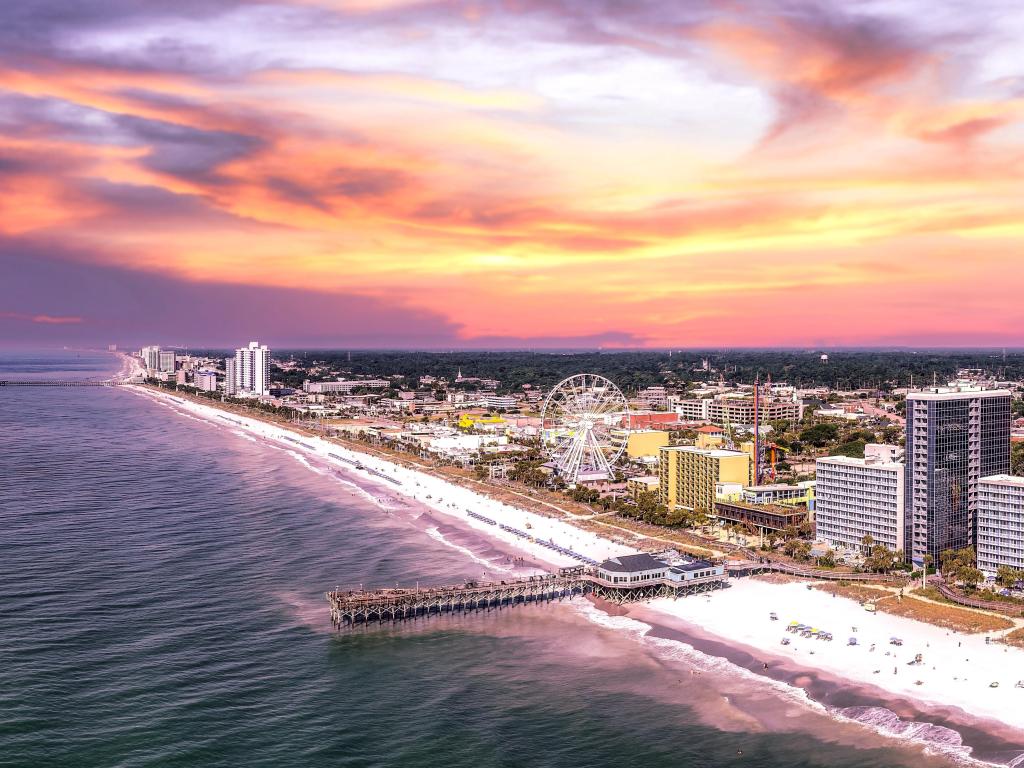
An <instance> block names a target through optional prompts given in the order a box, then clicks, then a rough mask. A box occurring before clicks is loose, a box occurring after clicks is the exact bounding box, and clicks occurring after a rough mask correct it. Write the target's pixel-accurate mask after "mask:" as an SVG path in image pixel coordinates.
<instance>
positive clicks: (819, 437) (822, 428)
mask: <svg viewBox="0 0 1024 768" xmlns="http://www.w3.org/2000/svg"><path fill="white" fill-rule="evenodd" d="M837 437H839V427H837V426H836V425H835V424H829V423H827V422H826V423H822V424H815V425H814V426H812V427H807V429H805V430H803V431H801V432H800V441H801V442H804V443H810V444H811V445H813V446H814V447H816V448H821V447H823V446H825V445H828V444H829V443H831V442H833V441H834V440H835V439H836V438H837Z"/></svg>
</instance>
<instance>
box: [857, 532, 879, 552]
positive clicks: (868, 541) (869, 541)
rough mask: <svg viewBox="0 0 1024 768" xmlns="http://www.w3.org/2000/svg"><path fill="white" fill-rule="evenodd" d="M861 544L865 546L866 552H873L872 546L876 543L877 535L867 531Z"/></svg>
mask: <svg viewBox="0 0 1024 768" xmlns="http://www.w3.org/2000/svg"><path fill="white" fill-rule="evenodd" d="M860 543H861V545H862V546H863V547H864V554H865V555H867V554H870V553H871V547H872V545H873V544H874V543H875V537H874V536H872V535H871V534H870V533H865V534H864V538H863V539H861V540H860Z"/></svg>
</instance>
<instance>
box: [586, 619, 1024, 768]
mask: <svg viewBox="0 0 1024 768" xmlns="http://www.w3.org/2000/svg"><path fill="white" fill-rule="evenodd" d="M571 605H572V606H573V607H574V608H576V610H577V611H578V612H579V613H580V614H582V615H583V616H584V617H585V618H587V619H588V620H589V621H591V622H592V623H594V624H597V625H599V626H602V627H605V628H606V629H611V630H615V631H618V632H623V633H625V634H628V635H630V636H631V637H632V638H633V639H634V640H636V641H637V642H640V643H643V644H644V645H646V646H648V647H650V648H652V649H654V650H655V652H656V653H657V654H658V656H659V657H660V658H664V659H669V660H672V661H681V662H684V663H686V664H688V665H689V666H691V667H695V668H697V669H698V670H700V671H702V672H714V673H718V674H723V675H727V676H731V677H734V678H738V679H742V680H744V681H747V682H751V683H754V684H757V685H761V686H764V687H768V688H771V689H773V691H774V692H775V693H777V694H779V695H781V696H782V697H783V698H785V699H787V700H789V701H793V702H795V703H797V704H799V705H801V706H804V707H807V708H808V709H811V710H814V711H815V712H818V713H820V714H823V715H827V716H830V717H833V718H835V719H837V720H842V721H846V722H850V723H857V724H858V725H861V726H863V727H866V728H868V729H870V730H872V731H874V732H875V733H877V734H879V735H882V736H886V737H891V738H893V739H897V740H899V741H912V742H914V743H916V744H918V745H920V746H921V747H922V748H923V750H924V751H925V752H926V753H928V754H931V755H940V756H942V757H945V758H947V759H951V760H954V761H955V762H957V763H959V764H962V765H969V766H990V765H993V764H992V763H987V762H985V761H982V760H977V759H975V758H972V757H971V748H970V747H967V746H964V744H963V738H962V737H961V735H960V733H959V732H957V731H955V730H953V729H952V728H947V727H945V726H941V725H935V724H934V723H926V722H917V721H906V720H902V719H901V718H900V717H899V716H898V715H897V714H896V713H895V712H892V711H891V710H888V709H885V708H884V707H847V708H842V709H837V708H834V707H826V706H825V705H824V704H821V703H820V702H818V701H815V700H814V699H812V698H811V697H810V696H808V695H807V692H806V691H804V689H802V688H799V687H797V686H794V685H791V684H789V683H786V682H784V681H781V680H773V679H772V678H770V677H766V676H764V675H759V674H757V673H756V672H752V671H750V670H749V669H746V668H744V667H741V666H739V665H737V664H733V663H732V662H731V661H729V660H728V659H726V658H723V657H720V656H712V655H711V654H707V653H704V652H703V651H699V650H697V649H696V648H694V647H693V646H692V645H690V644H689V643H686V642H683V641H682V640H673V639H670V638H662V637H652V636H650V635H649V634H648V633H649V632H650V630H651V626H650V625H649V624H645V623H644V622H642V621H637V620H636V619H632V618H629V617H627V616H611V615H609V614H607V613H605V612H604V611H602V610H601V609H600V608H598V607H597V606H595V605H594V604H593V603H590V602H588V601H573V602H572V603H571ZM1020 766H1024V755H1021V756H1020V757H1017V758H1014V760H1013V762H1011V763H1010V764H1009V767H1008V768H1020Z"/></svg>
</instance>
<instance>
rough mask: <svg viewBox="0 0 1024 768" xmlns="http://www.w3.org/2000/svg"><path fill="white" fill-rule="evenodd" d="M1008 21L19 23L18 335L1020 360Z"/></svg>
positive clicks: (8, 68)
mask: <svg viewBox="0 0 1024 768" xmlns="http://www.w3.org/2000/svg"><path fill="white" fill-rule="evenodd" d="M1022 39H1024V6H1021V5H1020V4H1019V3H1016V2H1009V1H1008V0H1007V1H1006V2H1003V1H997V0H990V1H989V2H978V3H970V4H968V3H954V2H948V3H926V2H923V0H893V1H890V2H879V1H877V0H865V1H864V2H851V3H835V2H827V1H826V0H819V1H818V2H801V1H799V0H776V1H770V0H764V1H758V0H746V1H745V0H738V1H737V2H730V3H721V2H718V1H717V0H690V1H688V2H681V3H656V2H642V1H641V0H637V1H636V2H623V3H615V2H605V1H604V0H551V1H550V2H545V1H544V0H516V1H515V2H508V1H504V2H498V1H496V2H466V3H450V2H440V1H436V0H252V1H250V2H246V1H244V0H220V1H219V2H206V1H205V0H175V1H174V2H171V1H170V0H147V2H137V1H136V0H90V1H89V2H81V3H75V2H67V0H23V1H22V2H11V3H4V4H0V346H12V345H19V346H33V345H35V346H39V345H53V344H69V345H99V346H103V345H105V344H107V343H113V342H117V343H120V344H132V345H134V344H141V343H148V342H153V343H164V344H169V343H179V344H183V345H184V344H187V345H201V346H224V347H234V346H237V345H239V344H243V343H246V342H247V341H249V340H250V339H259V340H260V341H263V342H266V343H268V344H270V345H271V346H272V347H277V348H282V347H295V348H298V347H319V348H342V349H344V348H352V349H358V348H403V349H410V348H433V349H438V348H453V349H455V348H502V347H507V348H534V349H542V348H594V347H598V346H601V347H604V348H615V347H629V348H633V347H653V348H701V347H704V348H713V347H795V348H807V349H810V348H838V347H892V346H896V347H906V346H914V347H994V348H999V347H1003V346H1005V347H1008V348H1013V347H1019V346H1021V345H1024V333H1022V329H1024V302H1022V301H1021V283H1022V280H1021V278H1022V277H1024V247H1022V246H1024V59H1022V58H1021V55H1020V48H1019V46H1020V40H1022Z"/></svg>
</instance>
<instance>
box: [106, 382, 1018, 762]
mask: <svg viewBox="0 0 1024 768" xmlns="http://www.w3.org/2000/svg"><path fill="white" fill-rule="evenodd" d="M126 388H127V389H129V390H130V391H133V392H135V393H137V394H141V395H143V396H147V397H150V398H151V399H154V400H157V401H161V400H162V401H165V403H166V404H171V405H172V406H177V408H176V410H177V409H179V408H180V409H181V410H184V411H186V412H190V413H192V414H193V415H195V416H198V417H200V418H203V419H206V420H208V421H213V422H215V423H216V422H217V421H218V420H224V421H227V422H232V421H234V422H235V425H234V426H236V427H239V428H241V429H242V430H243V431H244V432H248V433H255V434H256V435H258V436H261V437H263V438H265V439H269V440H271V441H272V442H274V443H277V444H279V446H280V447H283V448H286V449H289V450H296V451H298V450H301V451H304V452H307V453H309V454H312V455H314V456H316V457H317V459H318V460H322V461H323V462H324V463H326V464H327V465H329V466H330V465H334V466H336V467H337V468H340V469H344V470H345V474H346V476H347V475H352V476H355V477H359V478H360V480H361V481H362V482H363V483H370V484H372V485H373V487H374V488H383V487H387V488H388V490H394V491H395V492H398V493H400V495H403V496H405V497H406V498H408V499H410V500H414V501H416V502H417V503H418V504H417V505H418V506H422V508H423V509H424V510H425V512H426V514H428V515H430V516H431V519H432V520H433V522H435V523H436V522H438V518H439V517H441V518H443V519H445V520H449V519H450V520H452V521H453V522H457V523H458V525H456V528H458V529H463V528H464V529H465V530H467V531H471V532H472V533H473V534H474V535H482V536H484V537H485V538H488V539H491V540H495V541H497V542H500V543H501V544H502V545H504V546H511V547H512V548H513V550H514V551H521V552H523V553H524V554H525V555H526V556H528V557H529V559H530V560H533V561H536V562H539V563H544V564H546V565H548V566H551V567H559V566H561V565H576V564H578V563H577V562H576V561H575V560H573V559H571V558H566V557H565V556H563V555H560V554H558V553H556V552H553V551H552V550H550V549H548V548H545V547H543V546H541V545H540V544H539V543H537V542H530V541H527V540H524V539H523V538H521V537H519V536H516V535H514V534H509V533H508V532H506V531H504V530H501V529H498V528H497V526H494V525H490V524H488V523H485V522H483V521H481V520H479V519H476V518H473V517H471V516H470V515H469V514H467V512H471V511H472V512H477V513H478V514H483V515H484V516H486V517H489V518H490V519H491V520H495V521H500V522H501V523H503V524H506V525H509V526H511V527H515V528H518V529H519V530H520V531H522V530H523V526H524V525H526V524H527V523H529V524H530V526H529V531H530V533H531V535H533V536H534V537H535V538H536V539H538V540H541V541H543V540H545V537H546V538H551V539H554V541H555V542H556V543H558V544H559V545H561V546H566V547H568V548H570V549H573V550H574V551H577V552H580V553H581V554H585V555H587V556H589V557H593V558H594V559H598V560H600V559H603V558H605V557H608V556H613V555H616V554H625V553H626V551H627V549H628V548H627V547H626V546H624V545H622V544H620V543H617V542H614V541H611V540H610V539H607V538H605V537H601V536H599V535H597V534H594V533H592V532H591V531H589V530H582V529H579V528H576V527H574V526H572V525H571V524H570V522H568V521H566V520H558V519H556V518H550V517H544V516H541V515H539V514H537V513H534V512H529V511H527V510H524V509H518V508H516V507H514V506H512V505H509V504H505V503H504V502H500V501H497V500H495V499H492V498H489V497H486V496H484V495H482V494H480V493H478V492H476V491H473V490H470V489H467V488H464V487H462V486H459V485H455V484H454V483H451V482H449V481H447V480H445V479H443V478H439V477H437V476H435V475H429V474H426V473H424V472H420V471H418V470H415V469H411V468H409V467H405V466H401V465H399V464H396V463H394V462H390V461H388V460H387V459H385V458H382V457H380V456H379V455H375V454H370V453H364V452H360V451H357V450H354V449H351V448H348V447H343V446H340V445H338V444H336V443H334V442H328V441H327V440H325V439H323V438H321V437H314V436H309V435H306V434H303V433H301V432H298V431H295V430H292V429H289V428H287V427H284V426H280V425H277V424H273V423H271V422H268V421H264V420H262V419H257V418H252V417H246V416H240V415H237V414H235V413H229V412H227V411H225V410H222V409H220V408H218V407H217V406H216V405H215V404H210V405H205V404H201V403H197V402H195V401H193V400H187V399H183V398H180V397H177V396H174V395H172V394H169V393H164V392H162V391H159V390H153V389H150V388H146V387H138V386H130V387H126ZM332 453H333V454H335V456H333V457H332V456H331V455H330V454H332ZM338 458H340V459H341V461H338V460H337V459H338ZM353 462H358V463H360V464H362V466H363V469H358V468H357V467H356V466H354V465H353ZM389 473H390V479H387V478H385V477H381V476H380V475H381V474H383V475H389ZM396 480H397V481H399V483H400V485H395V487H394V488H393V489H392V488H391V485H392V484H394V482H395V481H396ZM429 527H430V526H428V528H429ZM434 530H435V531H437V532H438V533H440V535H442V536H443V532H442V531H440V529H439V526H437V527H435V528H434ZM427 533H428V535H432V534H430V533H429V531H427ZM446 543H448V544H449V545H451V546H456V547H457V548H460V545H459V544H458V543H457V542H455V543H452V542H446ZM634 551H635V550H634ZM470 554H471V553H470ZM471 556H472V555H471ZM474 559H475V558H474ZM752 584H754V582H751V581H749V580H747V579H744V580H743V581H742V583H738V582H735V581H734V582H733V586H732V587H731V588H730V589H727V590H725V591H724V593H722V594H721V595H719V593H716V595H715V597H714V598H712V599H711V600H708V601H705V600H703V599H702V598H686V599H683V600H679V601H675V602H674V601H670V600H667V601H654V603H652V604H650V605H644V606H641V607H635V608H627V609H626V610H625V611H624V612H620V611H618V609H616V610H615V611H614V612H612V613H617V614H619V615H625V616H627V617H629V618H631V619H632V620H634V621H641V622H643V623H644V624H646V625H648V626H649V630H648V634H649V635H650V636H651V637H652V638H653V639H657V638H659V637H660V633H663V632H667V633H670V634H671V633H673V632H677V633H681V635H682V636H684V637H693V638H698V637H701V638H703V639H700V640H699V642H698V644H697V645H693V647H695V648H698V650H700V647H699V646H700V645H701V644H703V646H704V647H705V648H707V649H708V651H713V650H715V649H717V650H718V651H720V652H719V653H715V654H714V655H716V656H718V657H719V658H725V659H726V660H727V661H728V662H729V663H730V664H733V665H734V666H736V667H738V668H739V669H745V670H747V671H748V672H750V673H752V674H754V675H756V676H758V677H760V678H763V679H764V680H765V681H766V682H774V683H776V684H779V685H785V686H787V687H789V688H791V689H792V690H793V691H794V692H802V693H803V694H804V695H805V696H806V697H807V698H808V700H809V701H811V702H814V703H815V704H817V705H820V706H824V707H826V708H828V707H829V705H828V703H827V702H821V701H818V700H817V696H820V695H822V692H821V690H818V689H817V688H816V687H814V686H811V688H812V690H808V689H807V688H805V687H804V685H801V682H804V678H810V681H811V682H814V681H819V680H820V681H826V682H824V683H822V684H821V685H823V686H824V688H823V689H822V690H824V691H825V692H826V694H827V693H828V691H829V690H833V689H839V688H843V687H844V686H845V687H847V688H851V689H852V690H854V691H859V692H860V693H861V694H862V696H863V700H864V704H863V705H862V706H865V707H872V706H874V707H877V708H884V709H886V710H888V707H887V706H886V704H887V703H891V704H892V705H893V706H894V707H897V708H898V709H901V710H906V711H911V715H910V721H911V722H915V723H919V721H918V720H916V719H915V717H919V718H920V719H923V720H927V721H928V722H932V721H938V722H936V725H935V726H932V727H936V728H943V727H948V726H944V725H943V723H945V724H955V725H956V726H958V727H959V728H960V729H962V732H963V733H970V734H971V741H972V742H977V743H978V744H979V745H981V744H984V745H985V746H986V749H985V751H986V752H988V751H989V748H991V747H993V746H994V745H996V744H997V743H998V744H999V745H1000V746H1001V747H1002V746H1005V747H1006V751H1005V752H1004V750H1003V749H999V750H998V751H999V752H1004V754H1005V753H1006V752H1012V751H1013V746H1011V745H1019V746H1018V747H1017V754H1024V707H1022V706H1021V705H1022V704H1024V689H1014V688H1013V687H1012V683H1011V684H1010V686H1008V687H1001V688H1000V690H999V691H997V693H1000V694H1003V695H1002V696H1000V697H999V698H1000V700H1002V701H1005V702H1006V704H1003V705H998V706H995V707H993V706H991V701H990V697H989V696H988V695H986V696H984V697H980V696H978V695H973V694H976V691H974V690H973V689H972V695H971V696H960V697H954V698H955V701H944V700H937V699H935V698H929V697H927V696H924V695H922V693H923V691H921V690H914V689H911V690H906V691H905V690H902V689H896V690H893V686H892V683H891V681H890V680H889V679H888V678H885V679H884V680H881V682H883V683H887V685H886V684H883V685H875V684H874V682H875V681H874V680H871V679H870V677H869V678H868V679H864V675H863V674H860V675H858V674H856V672H858V671H859V672H861V673H863V671H864V670H862V669H861V670H853V669H851V670H847V669H844V668H843V667H842V666H840V667H839V668H838V669H834V670H833V669H830V668H829V667H828V665H826V664H822V663H821V662H822V661H823V658H822V657H821V656H820V655H819V656H817V657H816V658H815V659H814V660H813V661H812V660H811V659H810V658H809V657H807V656H805V657H804V658H803V659H798V658H790V657H787V656H785V655H783V654H780V653H779V650H780V649H779V648H775V647H774V644H777V643H778V639H777V637H775V638H774V639H773V640H772V641H768V640H767V639H766V637H765V636H764V633H763V632H760V633H758V632H753V633H748V635H747V636H744V635H743V633H737V632H732V631H729V630H728V627H726V624H727V622H726V623H723V622H721V621H716V620H715V615H716V614H719V615H720V614H722V613H729V611H728V610H717V609H718V608H719V607H720V604H721V603H723V602H724V603H729V602H731V601H730V600H728V598H730V597H731V595H732V594H740V595H743V596H744V599H743V600H739V601H736V602H737V603H738V604H744V605H746V603H749V602H750V600H749V599H748V598H749V597H750V595H753V597H754V598H755V599H754V600H753V603H754V605H753V606H752V607H753V608H754V609H755V610H756V612H757V613H756V616H755V615H754V614H752V613H750V612H749V609H748V615H750V616H751V617H752V618H751V622H752V623H756V622H757V621H758V620H759V618H760V614H761V613H766V612H767V610H768V609H767V608H765V604H764V603H763V596H762V595H761V594H758V593H760V592H761V589H760V588H753V589H752V588H751V585H752ZM786 586H790V587H796V588H797V589H798V590H801V592H799V593H797V594H796V595H795V598H796V601H797V603H798V605H796V606H794V610H806V609H804V608H803V607H802V606H801V605H799V604H800V603H803V604H806V597H805V595H804V591H805V590H804V584H803V583H799V584H795V585H767V584H764V583H761V584H760V587H761V588H765V587H767V588H769V590H770V593H771V595H772V598H771V599H774V600H782V599H783V597H782V595H783V592H784V590H781V589H780V588H781V587H786ZM795 591H796V590H791V592H795ZM814 592H816V593H817V594H820V595H822V596H823V597H824V598H825V599H827V600H830V601H842V602H845V603H848V605H846V606H844V607H842V609H841V610H842V612H843V613H842V615H843V616H844V617H846V618H847V619H849V618H850V617H858V616H861V615H863V611H862V610H861V609H860V608H859V607H858V606H857V604H856V603H854V602H853V601H849V600H847V599H846V598H834V597H832V596H830V595H827V594H826V593H821V592H820V591H817V590H815V591H814ZM787 597H789V595H787ZM744 601H746V603H745V602H744ZM842 602H835V603H834V605H836V606H841V605H842ZM662 603H668V605H664V604H662ZM709 603H711V604H713V605H714V606H715V608H716V610H715V611H710V610H708V609H707V607H706V606H707V604H709ZM758 603H760V604H758ZM786 607H787V609H788V608H789V606H788V605H787V606H786ZM762 609H763V610H762ZM599 610H600V609H599ZM735 612H736V611H735V610H734V611H733V613H735ZM892 618H898V617H892ZM780 619H785V620H783V621H780V622H778V624H779V625H784V624H785V623H788V620H789V619H788V614H785V615H783V614H782V613H780ZM807 620H816V619H815V617H813V616H810V615H809V614H808V615H807ZM853 620H858V619H856V618H854V619H853ZM899 621H901V622H909V623H910V625H911V626H910V628H909V629H908V628H901V629H900V631H901V632H903V633H904V634H911V631H910V630H912V629H913V628H914V627H913V625H917V630H918V631H917V633H915V634H920V633H921V632H923V633H924V635H927V636H929V637H931V636H932V635H935V634H936V633H937V635H936V636H935V637H934V638H933V639H937V638H938V637H939V636H942V635H945V634H948V633H946V631H945V630H942V629H940V628H938V627H934V626H932V625H924V624H921V623H920V622H913V621H911V620H909V619H899ZM677 622H678V623H677ZM830 628H831V629H832V631H834V632H836V636H837V639H836V640H835V641H834V643H833V644H832V645H833V648H834V649H835V648H838V647H839V644H841V643H843V640H844V637H845V635H843V636H842V637H841V636H840V634H841V630H842V629H843V628H842V627H839V626H835V625H834V624H833V625H832V626H831V627H830ZM771 629H772V630H773V632H774V635H775V636H777V635H778V634H780V633H781V632H782V627H781V626H775V627H772V628H771ZM963 637H971V636H963ZM666 639H670V640H671V639H679V641H680V642H689V641H686V640H682V639H680V638H671V637H670V638H666ZM975 639H977V638H976V637H975ZM799 642H802V643H803V644H804V645H805V646H806V645H807V644H808V643H809V642H814V641H806V640H802V641H799ZM924 642H925V643H926V644H927V643H928V642H929V641H928V640H925V641H924ZM843 644H845V643H843ZM691 645H692V644H691ZM824 647H825V644H822V645H820V646H819V648H824ZM999 648H1000V650H1003V647H1002V646H999ZM723 649H724V650H723ZM907 650H908V651H909V650H910V649H909V648H908V649H907ZM973 650H974V648H973V646H972V652H973ZM991 650H992V648H991V647H986V648H978V651H977V653H978V654H981V655H984V654H985V652H986V651H988V652H989V655H990V656H991V655H992V654H991ZM1014 650H1015V653H1017V654H1019V655H1020V658H1019V659H1018V658H1017V657H1014V660H1013V661H1012V662H1010V663H1008V664H1007V663H1006V659H1005V658H1004V659H1001V661H1002V663H1003V665H1004V666H1008V667H1010V668H1011V671H1012V669H1013V668H1016V669H1018V670H1019V673H1013V674H1019V676H1020V677H1024V652H1021V651H1016V649H1014ZM1008 652H1009V651H1004V653H1008ZM812 653H814V651H812ZM930 653H931V652H930ZM744 654H746V655H748V656H750V657H751V658H754V659H765V658H770V659H772V662H771V665H770V670H771V671H775V670H779V671H784V670H787V669H791V672H789V673H787V677H788V678H789V679H786V680H777V679H775V678H774V677H773V676H772V674H763V672H764V670H758V669H753V670H751V669H749V667H748V666H744V665H743V664H741V663H738V661H737V660H736V659H740V658H741V657H742V656H743V655H744ZM890 663H891V662H890ZM756 666H760V664H757V665H756ZM899 666H900V664H899V663H897V667H899ZM843 672H847V674H843ZM850 672H854V673H855V674H849V673H850ZM897 677H898V676H897ZM986 693H987V694H988V693H991V691H989V690H988V689H986ZM915 694H916V695H915ZM1006 694H1009V696H1007V695H1006ZM987 700H988V701H987ZM850 706H858V705H856V704H853V705H850ZM890 712H891V711H890ZM968 713H970V714H968ZM834 714H835V715H836V716H837V717H843V715H842V713H834ZM893 716H894V717H898V715H895V714H894V715H893ZM853 719H854V720H855V721H857V722H861V721H860V720H857V719H856V718H853ZM899 720H901V721H903V722H907V718H903V717H899ZM862 724H864V725H865V726H866V727H871V728H876V729H877V725H876V724H874V723H862ZM890 735H897V734H895V733H891V732H890ZM900 738H906V736H905V735H902V736H900ZM1014 738H1016V739H1017V741H1016V742H1014V741H1013V739H1014ZM921 743H922V744H924V745H926V746H927V745H928V744H929V742H928V741H927V740H923V741H922V742H921ZM972 746H973V745H972ZM1014 762H1015V761H1014ZM1002 764H1008V763H1002Z"/></svg>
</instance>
